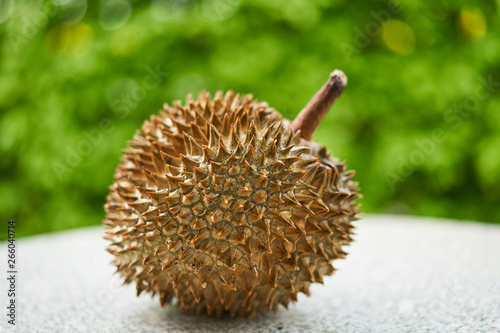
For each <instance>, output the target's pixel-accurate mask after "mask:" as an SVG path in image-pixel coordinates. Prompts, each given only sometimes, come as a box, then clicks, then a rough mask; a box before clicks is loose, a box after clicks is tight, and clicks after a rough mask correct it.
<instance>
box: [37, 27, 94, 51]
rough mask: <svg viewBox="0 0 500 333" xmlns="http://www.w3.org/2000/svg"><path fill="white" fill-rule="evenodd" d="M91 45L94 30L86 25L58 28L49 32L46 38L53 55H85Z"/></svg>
mask: <svg viewBox="0 0 500 333" xmlns="http://www.w3.org/2000/svg"><path fill="white" fill-rule="evenodd" d="M91 43H92V28H91V27H90V26H89V25H88V24H84V23H78V24H75V25H68V26H65V25H59V26H56V27H54V28H52V29H51V30H50V31H49V33H48V34H47V38H46V45H47V47H48V49H49V52H50V53H51V54H53V55H56V54H60V53H66V54H71V55H83V54H85V53H87V52H88V51H89V49H90V46H91Z"/></svg>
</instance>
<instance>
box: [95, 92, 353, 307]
mask: <svg viewBox="0 0 500 333" xmlns="http://www.w3.org/2000/svg"><path fill="white" fill-rule="evenodd" d="M129 144H130V146H132V147H133V148H129V149H126V150H125V151H124V157H123V159H122V162H121V164H120V165H119V167H118V168H117V172H116V175H115V179H116V182H115V183H114V184H113V185H112V186H111V187H110V194H109V196H108V198H107V204H106V207H105V208H106V210H107V212H108V214H107V219H106V220H105V221H104V223H105V224H106V225H107V226H108V229H107V231H106V238H107V239H109V240H111V241H112V244H111V245H110V246H109V248H108V251H109V252H110V253H112V254H113V255H115V259H114V263H115V264H116V266H117V267H118V271H119V272H120V273H121V274H122V275H123V276H124V277H125V281H126V282H127V283H130V282H132V281H136V282H137V293H138V294H140V293H141V292H142V291H147V292H152V293H153V294H155V293H157V294H159V297H160V302H161V304H162V305H164V304H166V303H170V302H171V301H172V299H173V298H176V299H177V303H178V305H179V306H181V307H182V308H183V309H184V310H188V309H191V310H192V311H193V312H195V313H198V314H201V313H208V314H215V315H221V313H222V312H224V311H229V313H230V314H231V315H240V316H243V315H245V314H246V313H250V315H251V316H255V315H256V314H257V313H258V312H259V311H264V310H265V309H272V310H274V311H276V309H277V306H278V304H283V305H284V306H285V307H288V304H289V302H290V301H296V300H297V294H298V293H299V292H303V293H305V294H306V295H309V286H310V284H311V283H314V282H320V283H322V282H323V276H325V275H331V274H332V273H333V271H334V268H333V267H332V265H331V262H332V261H333V260H334V259H337V258H341V257H343V256H345V252H344V251H343V250H342V246H343V245H345V244H347V243H349V242H350V241H351V237H350V235H351V229H352V228H353V226H352V224H351V222H352V221H353V220H354V219H356V217H355V215H356V213H357V212H358V211H357V208H356V203H355V202H353V199H355V198H357V197H358V196H359V195H358V194H356V193H355V192H354V191H355V190H356V183H354V182H352V181H351V177H352V175H353V172H349V171H345V165H344V164H343V163H340V162H339V161H338V160H337V159H334V158H332V157H331V156H330V155H329V154H328V153H327V152H326V149H325V148H324V147H320V146H318V145H317V144H315V143H313V142H311V141H306V140H303V139H301V138H300V136H299V134H298V133H292V131H291V130H290V129H289V122H288V120H286V119H283V118H282V116H281V115H280V114H279V113H278V112H276V111H274V110H273V109H271V108H269V107H268V105H267V104H266V103H263V102H257V101H255V100H252V96H250V95H244V96H239V95H236V96H235V95H234V93H233V92H231V91H230V92H228V93H227V94H226V95H225V96H223V94H222V92H218V93H216V95H215V97H214V99H213V100H211V98H210V95H209V94H208V93H206V92H204V93H202V94H200V96H199V98H198V100H197V101H193V99H192V98H191V97H190V96H188V99H187V105H186V106H182V105H181V104H180V103H179V102H176V103H174V104H173V107H170V106H168V105H165V106H164V110H163V111H161V112H160V115H157V116H152V117H151V119H150V120H149V121H146V122H145V123H144V125H143V126H142V130H140V131H138V133H137V134H136V135H135V137H134V140H133V141H132V142H130V143H129Z"/></svg>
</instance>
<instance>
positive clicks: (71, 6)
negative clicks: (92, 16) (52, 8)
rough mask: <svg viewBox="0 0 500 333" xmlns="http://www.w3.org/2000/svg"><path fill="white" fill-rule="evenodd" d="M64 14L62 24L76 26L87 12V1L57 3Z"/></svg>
mask: <svg viewBox="0 0 500 333" xmlns="http://www.w3.org/2000/svg"><path fill="white" fill-rule="evenodd" d="M57 4H58V5H59V6H60V8H61V12H62V17H61V20H60V21H61V22H62V23H64V24H75V23H77V22H79V21H80V20H81V19H82V18H83V17H84V16H85V13H86V12H87V0H65V1H61V0H60V1H58V3H57Z"/></svg>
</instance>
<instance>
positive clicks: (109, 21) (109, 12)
mask: <svg viewBox="0 0 500 333" xmlns="http://www.w3.org/2000/svg"><path fill="white" fill-rule="evenodd" d="M130 12H131V6H130V2H128V1H125V0H111V1H108V2H107V3H106V4H104V6H102V8H101V12H100V15H99V21H100V22H101V27H102V28H103V29H104V30H117V29H120V28H121V27H123V26H124V25H125V23H127V21H128V19H129V18H130Z"/></svg>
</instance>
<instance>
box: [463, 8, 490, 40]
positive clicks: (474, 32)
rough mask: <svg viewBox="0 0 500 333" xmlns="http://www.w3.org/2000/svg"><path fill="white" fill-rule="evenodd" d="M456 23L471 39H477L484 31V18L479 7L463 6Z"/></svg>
mask: <svg viewBox="0 0 500 333" xmlns="http://www.w3.org/2000/svg"><path fill="white" fill-rule="evenodd" d="M458 25H459V27H460V30H461V31H462V32H463V34H464V35H465V36H467V37H469V38H471V39H479V38H481V37H483V36H484V34H485V33H486V29H487V28H486V19H485V17H484V14H483V12H482V11H481V9H479V8H472V7H465V8H463V9H462V10H461V11H460V15H459V17H458Z"/></svg>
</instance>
